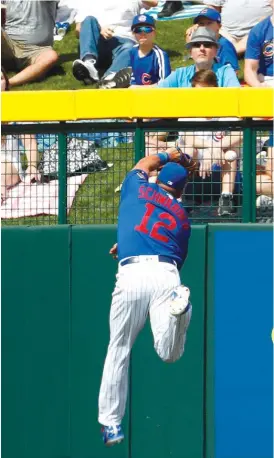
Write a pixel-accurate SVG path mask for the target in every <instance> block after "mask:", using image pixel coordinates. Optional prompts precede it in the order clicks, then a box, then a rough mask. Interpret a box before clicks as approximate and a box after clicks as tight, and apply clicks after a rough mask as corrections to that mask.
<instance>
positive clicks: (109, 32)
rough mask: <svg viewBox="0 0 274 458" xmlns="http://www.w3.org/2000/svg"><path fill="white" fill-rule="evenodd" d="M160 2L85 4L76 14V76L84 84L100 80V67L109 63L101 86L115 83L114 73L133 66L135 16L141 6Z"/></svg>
mask: <svg viewBox="0 0 274 458" xmlns="http://www.w3.org/2000/svg"><path fill="white" fill-rule="evenodd" d="M157 3H158V1H156V0H149V1H137V0H132V1H126V0H120V1H119V2H117V1H114V0H104V1H101V2H95V1H90V3H89V4H88V5H87V1H86V2H85V5H84V4H82V5H83V6H81V7H80V8H79V9H78V13H77V15H76V18H75V22H76V23H77V26H76V30H78V31H79V30H80V33H79V36H80V59H77V60H75V61H74V62H73V67H72V71H73V75H74V77H75V78H76V79H78V80H80V81H83V82H84V83H85V84H91V83H93V82H99V73H98V69H102V68H104V69H105V67H106V66H107V65H108V68H107V70H106V71H105V73H104V75H103V78H102V79H101V80H100V82H99V87H101V88H108V87H113V85H110V84H109V83H110V82H113V78H114V76H115V74H116V73H117V72H118V71H119V70H121V69H122V68H125V67H129V66H130V50H131V48H132V47H133V46H134V45H135V44H136V41H135V38H134V36H133V35H132V32H131V24H132V20H133V18H134V16H136V15H137V14H139V13H140V11H141V8H145V9H149V8H151V7H152V6H156V5H157ZM79 24H81V25H80V27H79ZM110 62H111V63H110ZM109 63H110V65H109Z"/></svg>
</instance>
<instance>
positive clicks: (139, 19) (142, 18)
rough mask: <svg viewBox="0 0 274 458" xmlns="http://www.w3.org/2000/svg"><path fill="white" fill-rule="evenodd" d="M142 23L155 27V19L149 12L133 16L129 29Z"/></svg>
mask: <svg viewBox="0 0 274 458" xmlns="http://www.w3.org/2000/svg"><path fill="white" fill-rule="evenodd" d="M142 25H150V26H151V27H154V28H155V19H154V18H153V17H152V16H150V15H149V14H138V15H137V16H135V17H134V18H133V21H132V26H131V30H134V29H135V27H138V26H142Z"/></svg>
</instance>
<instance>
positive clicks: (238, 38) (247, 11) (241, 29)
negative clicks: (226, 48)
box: [187, 0, 272, 55]
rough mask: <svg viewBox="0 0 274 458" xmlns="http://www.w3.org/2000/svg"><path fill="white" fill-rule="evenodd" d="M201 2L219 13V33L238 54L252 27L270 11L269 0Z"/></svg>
mask: <svg viewBox="0 0 274 458" xmlns="http://www.w3.org/2000/svg"><path fill="white" fill-rule="evenodd" d="M203 3H204V4H205V5H206V6H207V7H209V8H215V9H216V10H217V11H219V12H220V13H221V15H222V27H221V29H220V34H221V35H222V36H223V37H225V38H227V39H228V40H229V41H230V42H231V43H232V44H233V45H234V46H235V48H236V51H237V54H238V55H239V54H240V55H241V54H243V53H244V52H245V50H246V43H247V38H248V34H249V32H250V30H251V29H252V27H254V25H256V24H257V23H258V22H260V21H261V20H262V19H264V18H265V17H266V16H270V15H271V13H272V9H271V6H270V0H203ZM192 31H193V26H192V27H190V28H189V29H188V30H187V34H189V35H191V34H192Z"/></svg>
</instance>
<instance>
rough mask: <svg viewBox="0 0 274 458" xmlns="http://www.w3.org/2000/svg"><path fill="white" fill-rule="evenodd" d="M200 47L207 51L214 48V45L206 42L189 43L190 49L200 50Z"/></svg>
mask: <svg viewBox="0 0 274 458" xmlns="http://www.w3.org/2000/svg"><path fill="white" fill-rule="evenodd" d="M202 45H203V46H204V47H205V48H207V49H208V48H213V46H216V45H215V44H214V43H208V42H197V43H191V46H192V48H200V47H201V46H202Z"/></svg>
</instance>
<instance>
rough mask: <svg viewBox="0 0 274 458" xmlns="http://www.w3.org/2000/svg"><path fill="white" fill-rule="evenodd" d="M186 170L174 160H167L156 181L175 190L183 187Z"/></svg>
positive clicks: (186, 174) (186, 175) (185, 179)
mask: <svg viewBox="0 0 274 458" xmlns="http://www.w3.org/2000/svg"><path fill="white" fill-rule="evenodd" d="M187 177H188V171H187V170H186V169H185V168H184V167H183V166H182V165H179V164H177V163H176V162H168V163H167V164H166V165H164V167H163V168H162V170H161V171H160V173H159V175H158V181H160V182H161V183H163V184H166V185H167V186H170V187H171V188H174V189H176V190H181V189H183V188H184V186H185V184H186V181H187Z"/></svg>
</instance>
